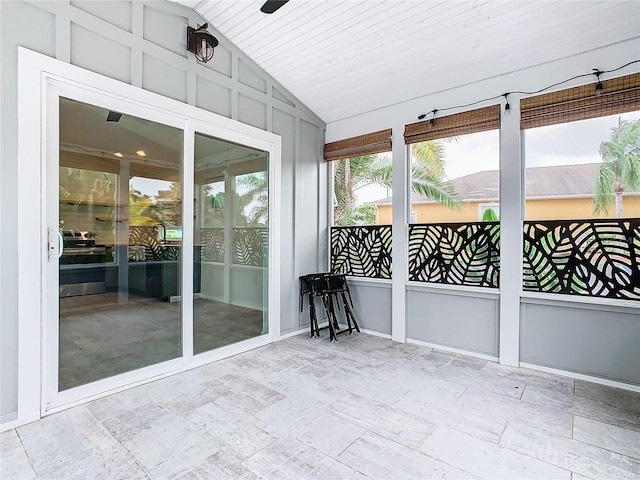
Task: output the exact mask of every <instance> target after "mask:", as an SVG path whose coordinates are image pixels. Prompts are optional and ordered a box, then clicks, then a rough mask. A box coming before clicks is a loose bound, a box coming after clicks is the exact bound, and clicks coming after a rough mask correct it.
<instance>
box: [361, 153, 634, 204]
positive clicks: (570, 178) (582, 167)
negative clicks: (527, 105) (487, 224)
mask: <svg viewBox="0 0 640 480" xmlns="http://www.w3.org/2000/svg"><path fill="white" fill-rule="evenodd" d="M600 165H601V164H600V163H582V164H578V165H559V166H552V167H532V168H527V171H526V186H525V192H526V195H527V198H576V197H590V196H592V195H593V183H594V181H595V179H596V175H597V173H598V168H600ZM450 182H451V183H452V184H453V185H454V186H455V187H456V189H457V191H458V192H459V193H460V196H461V197H462V200H463V201H465V202H486V201H498V200H499V199H500V195H499V192H500V189H499V182H500V172H499V170H485V171H484V172H478V173H472V174H470V175H465V176H464V177H459V178H454V179H452V180H450ZM625 193H634V194H637V193H640V192H625ZM390 203H391V197H386V198H382V199H380V200H376V201H374V202H370V203H369V204H370V205H386V204H390ZM411 203H435V202H434V201H433V200H430V199H428V198H427V197H424V196H422V195H418V194H416V193H411Z"/></svg>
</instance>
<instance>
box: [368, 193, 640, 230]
mask: <svg viewBox="0 0 640 480" xmlns="http://www.w3.org/2000/svg"><path fill="white" fill-rule="evenodd" d="M487 203H498V202H497V201H484V202H465V203H464V205H463V207H462V209H460V210H452V209H450V208H447V207H445V206H444V205H439V204H436V203H414V204H413V205H411V211H412V212H415V213H416V216H417V220H416V221H417V223H444V222H477V221H478V220H479V219H478V205H485V204H487ZM622 207H623V213H624V216H625V217H633V218H637V217H640V195H628V196H625V197H623V201H622ZM377 210H378V224H380V225H391V205H377ZM585 218H615V207H614V206H613V205H612V206H611V208H610V209H609V214H608V215H605V214H599V215H594V214H593V209H592V199H591V198H553V199H548V200H547V199H544V200H542V199H536V200H527V201H526V202H525V220H550V219H553V220H572V219H585Z"/></svg>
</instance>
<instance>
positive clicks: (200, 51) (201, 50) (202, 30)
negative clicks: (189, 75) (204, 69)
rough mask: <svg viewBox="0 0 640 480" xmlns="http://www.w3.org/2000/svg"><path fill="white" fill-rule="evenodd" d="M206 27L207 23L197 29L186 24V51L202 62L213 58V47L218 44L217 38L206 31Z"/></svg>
mask: <svg viewBox="0 0 640 480" xmlns="http://www.w3.org/2000/svg"><path fill="white" fill-rule="evenodd" d="M207 27H208V24H207V23H205V24H204V25H202V26H201V27H198V28H197V29H196V28H192V27H189V26H187V51H189V52H191V53H193V54H194V55H195V57H196V60H198V61H199V62H202V63H207V62H208V61H209V60H211V59H212V58H213V49H214V48H215V47H216V46H218V39H217V38H216V37H214V36H213V35H211V34H210V33H209V32H207Z"/></svg>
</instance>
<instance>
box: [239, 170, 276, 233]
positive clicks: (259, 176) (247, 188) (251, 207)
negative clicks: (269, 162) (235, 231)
mask: <svg viewBox="0 0 640 480" xmlns="http://www.w3.org/2000/svg"><path fill="white" fill-rule="evenodd" d="M236 186H237V187H238V190H239V192H238V191H237V192H236V204H235V207H234V209H235V214H236V225H244V224H249V225H266V224H267V220H268V218H269V183H268V181H267V172H266V171H262V172H254V173H248V174H243V175H238V176H237V177H236Z"/></svg>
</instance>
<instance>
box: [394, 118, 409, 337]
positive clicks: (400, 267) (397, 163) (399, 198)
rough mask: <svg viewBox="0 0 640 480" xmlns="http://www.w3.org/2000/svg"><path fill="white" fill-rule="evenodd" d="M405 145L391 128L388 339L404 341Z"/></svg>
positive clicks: (401, 128) (400, 127)
mask: <svg viewBox="0 0 640 480" xmlns="http://www.w3.org/2000/svg"><path fill="white" fill-rule="evenodd" d="M406 152H407V147H406V146H405V144H404V124H398V125H394V126H393V151H392V154H393V193H392V199H393V205H392V212H393V220H392V221H393V245H392V248H393V262H392V269H393V279H392V281H391V339H392V340H393V341H394V342H403V343H404V342H405V341H406V340H407V320H406V305H405V303H406V292H405V286H406V283H407V278H408V276H409V274H408V267H407V211H408V203H409V200H408V196H407V195H408V193H407V192H408V185H409V179H408V170H409V168H408V160H407V158H406Z"/></svg>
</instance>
